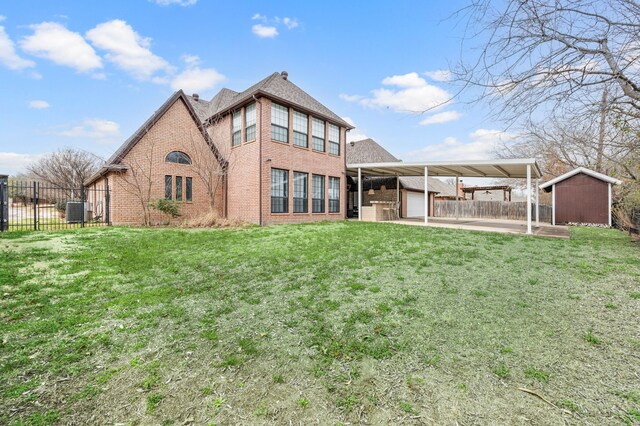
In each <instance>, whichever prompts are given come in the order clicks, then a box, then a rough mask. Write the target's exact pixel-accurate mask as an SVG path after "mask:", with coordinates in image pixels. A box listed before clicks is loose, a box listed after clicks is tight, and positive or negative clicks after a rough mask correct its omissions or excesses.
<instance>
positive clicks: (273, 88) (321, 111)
mask: <svg viewBox="0 0 640 426" xmlns="http://www.w3.org/2000/svg"><path fill="white" fill-rule="evenodd" d="M256 95H263V96H267V97H270V98H274V99H275V100H280V101H283V102H287V103H291V104H293V105H297V106H299V107H301V108H303V109H305V110H307V111H308V112H310V113H312V114H316V115H319V116H322V117H323V118H326V119H329V120H330V121H333V122H335V123H338V124H340V125H341V126H343V127H346V128H347V129H353V128H354V127H353V126H352V125H350V124H349V123H347V122H346V121H344V120H343V119H342V118H340V117H339V116H338V115H336V114H335V113H334V112H333V111H331V110H330V109H329V108H327V107H326V106H324V105H322V104H321V103H320V102H318V101H317V100H316V99H314V98H313V97H312V96H311V95H309V94H308V93H307V92H305V91H304V90H302V89H301V88H299V87H298V86H296V85H295V84H293V83H292V82H291V81H289V79H288V74H287V73H286V72H284V71H283V72H282V73H278V72H274V73H273V74H271V75H270V76H269V77H267V78H265V79H263V80H261V81H259V82H258V83H256V84H254V85H253V86H251V87H249V88H248V89H247V90H245V91H243V92H240V93H236V92H234V91H233V90H229V89H222V90H221V91H220V92H219V93H218V94H217V95H216V96H215V97H214V98H213V99H212V100H211V107H212V108H211V113H210V114H209V117H213V116H216V115H219V114H224V113H226V112H228V111H229V110H231V109H233V108H237V107H239V106H240V105H242V104H243V103H245V102H247V101H248V100H250V99H251V98H252V97H253V96H256Z"/></svg>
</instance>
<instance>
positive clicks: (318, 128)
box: [311, 117, 325, 152]
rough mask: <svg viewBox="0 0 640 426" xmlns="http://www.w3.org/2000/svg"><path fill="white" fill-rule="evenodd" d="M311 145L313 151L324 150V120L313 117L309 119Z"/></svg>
mask: <svg viewBox="0 0 640 426" xmlns="http://www.w3.org/2000/svg"><path fill="white" fill-rule="evenodd" d="M311 136H312V137H313V141H312V147H313V150H314V151H323V152H324V136H325V135H324V121H323V120H320V119H319V118H315V117H313V119H312V120H311Z"/></svg>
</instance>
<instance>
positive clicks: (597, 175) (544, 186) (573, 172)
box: [540, 167, 622, 192]
mask: <svg viewBox="0 0 640 426" xmlns="http://www.w3.org/2000/svg"><path fill="white" fill-rule="evenodd" d="M579 173H584V174H585V175H588V176H591V177H594V178H596V179H600V180H601V181H604V182H607V183H611V184H614V185H620V184H622V181H621V180H618V179H616V178H612V177H611V176H607V175H604V174H602V173H598V172H596V171H593V170H591V169H587V168H585V167H578V168H577V169H573V170H571V171H570V172H567V173H565V174H563V175H560V176H558V177H557V178H555V179H551V180H550V181H549V182H546V183H543V184H542V185H540V189H544V190H545V192H550V191H551V187H552V186H553V185H555V184H556V183H558V182H562V181H563V180H565V179H569V178H570V177H572V176H575V175H577V174H579Z"/></svg>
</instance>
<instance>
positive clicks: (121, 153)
mask: <svg viewBox="0 0 640 426" xmlns="http://www.w3.org/2000/svg"><path fill="white" fill-rule="evenodd" d="M178 101H180V102H182V103H183V104H184V106H185V107H186V108H187V110H188V111H189V115H191V118H193V121H194V123H195V124H196V126H197V127H198V129H199V130H200V132H201V134H202V136H203V137H204V140H205V141H206V142H207V145H209V147H210V148H211V151H212V152H213V155H214V156H215V157H216V159H217V160H218V161H219V162H220V164H224V163H225V162H226V160H225V159H224V158H223V157H222V155H221V154H220V153H219V152H218V150H217V149H216V147H215V145H214V144H213V141H212V140H211V138H210V137H209V134H208V133H207V131H206V130H205V128H204V126H203V125H202V121H201V120H200V116H199V115H198V112H197V111H196V110H195V109H194V106H193V102H199V101H196V100H195V99H193V97H187V95H185V94H184V92H183V91H182V90H178V91H177V92H175V93H174V94H173V95H171V96H170V97H169V99H167V100H166V101H165V103H164V104H162V106H161V107H160V108H158V110H157V111H156V112H154V113H153V115H152V116H151V117H149V118H148V119H147V121H145V122H144V124H142V126H140V127H139V128H138V130H136V131H135V132H134V133H133V134H132V135H131V136H130V137H129V139H127V140H126V141H124V143H123V144H122V145H121V146H120V148H118V149H117V150H116V152H114V153H113V155H112V156H111V157H109V159H108V160H107V161H106V162H105V164H104V166H102V167H101V168H100V169H99V170H98V171H97V172H96V173H94V174H93V176H91V177H90V178H89V179H87V180H86V181H85V185H90V184H92V183H93V182H95V181H96V180H98V179H99V178H101V177H102V176H104V175H106V174H107V173H109V172H110V171H124V170H126V169H127V167H126V165H124V164H122V160H123V158H124V157H125V156H126V155H127V154H128V153H129V151H131V149H133V147H134V146H135V145H136V144H137V143H138V142H139V141H140V140H141V139H142V137H143V136H144V135H145V134H146V133H147V132H148V131H149V129H150V128H151V127H153V126H154V125H155V124H156V123H157V122H158V120H160V118H161V117H162V116H163V115H164V114H165V113H166V112H167V111H168V110H169V108H171V106H172V105H173V104H174V103H176V102H178ZM205 102H206V101H205Z"/></svg>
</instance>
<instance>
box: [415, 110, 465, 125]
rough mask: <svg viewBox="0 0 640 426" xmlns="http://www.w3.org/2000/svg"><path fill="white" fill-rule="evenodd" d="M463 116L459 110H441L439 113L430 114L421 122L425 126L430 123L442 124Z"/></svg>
mask: <svg viewBox="0 0 640 426" xmlns="http://www.w3.org/2000/svg"><path fill="white" fill-rule="evenodd" d="M460 117H462V114H460V113H459V112H458V111H444V112H439V113H438V114H433V115H430V116H429V117H427V118H425V119H424V120H422V121H421V122H420V124H422V125H423V126H428V125H429V124H440V123H446V122H448V121H455V120H457V119H459V118H460Z"/></svg>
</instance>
